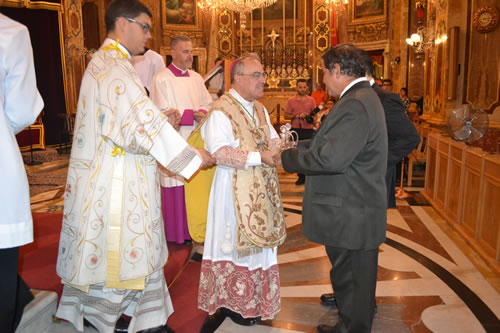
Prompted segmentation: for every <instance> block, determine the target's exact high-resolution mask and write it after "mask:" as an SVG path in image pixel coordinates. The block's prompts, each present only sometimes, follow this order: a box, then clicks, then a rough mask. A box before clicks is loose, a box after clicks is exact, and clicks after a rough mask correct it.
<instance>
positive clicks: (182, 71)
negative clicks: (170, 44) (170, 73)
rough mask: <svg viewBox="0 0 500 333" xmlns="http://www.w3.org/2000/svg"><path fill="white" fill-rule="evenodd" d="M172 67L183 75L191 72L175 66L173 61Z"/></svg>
mask: <svg viewBox="0 0 500 333" xmlns="http://www.w3.org/2000/svg"><path fill="white" fill-rule="evenodd" d="M172 66H174V67H175V68H177V69H178V70H179V71H180V72H181V73H182V75H184V74H186V72H187V71H188V70H189V68H188V69H180V68H179V67H177V66H175V64H174V62H173V61H172Z"/></svg>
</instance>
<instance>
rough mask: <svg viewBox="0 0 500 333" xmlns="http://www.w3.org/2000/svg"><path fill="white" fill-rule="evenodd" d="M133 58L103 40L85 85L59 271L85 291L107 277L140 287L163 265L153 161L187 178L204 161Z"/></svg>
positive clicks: (107, 282)
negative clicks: (150, 91)
mask: <svg viewBox="0 0 500 333" xmlns="http://www.w3.org/2000/svg"><path fill="white" fill-rule="evenodd" d="M129 59H130V55H129V54H128V52H127V50H126V49H125V48H124V47H123V46H122V45H120V44H119V43H118V42H114V41H113V40H111V39H106V41H105V42H104V44H103V46H102V47H101V48H100V49H99V50H98V51H97V52H96V53H95V54H94V56H93V58H92V60H91V62H90V63H89V65H88V66H87V70H86V71H85V74H84V76H83V80H82V85H81V89H80V97H79V100H78V110H77V114H76V122H75V129H74V140H73V147H72V150H71V158H70V163H69V169H68V178H67V184H66V192H65V199H64V215H63V223H62V230H61V239H60V244H59V254H58V260H57V273H58V275H59V276H60V277H61V278H62V279H63V280H64V281H65V283H68V284H71V285H73V286H76V287H82V288H83V289H84V290H85V288H87V289H88V286H89V285H95V284H102V283H104V286H105V287H109V288H122V289H136V290H141V289H143V288H144V279H145V277H146V276H148V275H150V274H152V273H153V272H155V271H158V270H160V269H162V267H163V266H164V265H165V263H166V261H167V257H168V252H167V246H166V241H165V232H164V227H163V219H162V213H161V197H160V185H159V177H158V167H157V163H156V162H157V161H158V162H159V163H160V164H161V165H163V166H165V167H166V168H167V169H168V170H170V171H171V172H173V173H178V174H180V175H182V176H183V177H186V178H189V177H190V176H191V175H192V174H193V173H194V172H195V171H196V170H197V169H198V168H199V166H200V164H201V160H200V158H199V157H198V155H197V153H196V151H195V150H194V149H192V148H191V147H189V146H188V145H187V143H186V142H185V141H184V139H183V138H182V137H181V136H180V135H179V134H178V133H177V132H176V131H175V130H174V129H173V128H172V127H171V126H170V124H169V123H168V121H167V118H166V117H165V116H164V115H163V114H162V113H161V112H160V111H159V110H158V109H157V108H156V107H155V106H154V105H153V103H152V102H151V101H150V100H149V99H148V98H147V96H146V94H145V92H144V88H143V87H142V83H141V81H140V79H139V78H138V76H137V74H136V72H135V70H134V67H133V66H132V65H131V63H130V61H129ZM127 282H130V283H131V284H130V285H127V284H124V285H122V284H121V283H127ZM84 286H87V287H84Z"/></svg>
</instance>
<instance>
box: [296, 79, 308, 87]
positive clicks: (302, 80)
mask: <svg viewBox="0 0 500 333" xmlns="http://www.w3.org/2000/svg"><path fill="white" fill-rule="evenodd" d="M301 82H304V83H305V84H306V85H307V80H306V79H298V80H297V83H296V85H297V86H298V85H299V83H301Z"/></svg>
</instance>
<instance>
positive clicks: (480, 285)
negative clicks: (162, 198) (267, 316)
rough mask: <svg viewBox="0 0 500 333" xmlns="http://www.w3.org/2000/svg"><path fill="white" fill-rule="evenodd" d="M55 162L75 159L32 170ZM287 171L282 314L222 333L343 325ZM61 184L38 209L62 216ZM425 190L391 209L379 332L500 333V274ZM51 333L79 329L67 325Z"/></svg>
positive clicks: (320, 251)
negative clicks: (325, 302) (328, 299)
mask: <svg viewBox="0 0 500 333" xmlns="http://www.w3.org/2000/svg"><path fill="white" fill-rule="evenodd" d="M49 164H51V165H52V167H53V168H54V170H64V168H65V167H66V166H67V160H59V161H53V162H50V163H47V164H45V163H44V165H41V166H33V167H28V168H30V170H29V172H32V173H34V174H39V173H44V172H47V173H50V169H51V168H52V167H51V166H50V165H49ZM37 168H38V169H37ZM279 174H280V186H281V192H282V196H283V202H284V207H285V214H286V223H287V230H288V237H287V240H286V242H285V243H284V244H283V245H282V246H281V247H280V249H279V251H278V262H279V267H280V279H281V301H282V304H281V312H280V313H279V314H278V315H277V316H276V317H275V318H274V320H272V321H264V322H261V323H260V324H259V325H256V326H253V327H242V326H238V325H236V324H234V323H233V322H232V321H231V320H230V319H226V320H225V321H224V322H223V323H222V324H221V325H220V326H219V328H218V329H217V332H224V333H229V332H242V333H245V332H273V333H275V332H280V333H281V332H283V333H284V332H287V333H291V332H316V326H317V325H319V324H332V325H333V324H334V323H335V322H336V320H337V310H336V309H335V308H328V307H325V306H322V305H321V304H320V302H319V296H320V295H321V294H323V293H328V292H331V291H332V288H331V285H330V281H329V270H330V268H331V266H330V263H329V261H328V257H327V256H326V253H325V250H324V247H322V246H320V245H319V244H315V243H311V242H309V241H308V240H307V239H306V238H305V237H304V235H303V233H302V230H301V212H302V196H303V191H304V186H303V185H302V186H297V185H295V180H296V176H295V175H289V174H286V173H285V172H283V171H280V173H279ZM49 185H50V184H49ZM53 185H54V186H52V187H51V186H48V187H47V188H46V191H44V192H42V193H38V194H35V195H33V196H32V209H33V211H36V212H62V204H63V194H64V185H61V184H53ZM420 190H421V188H407V191H409V192H410V193H412V194H413V196H412V198H410V199H406V200H398V202H397V208H395V209H390V210H389V211H388V223H387V241H386V242H385V243H384V244H383V245H382V246H381V247H380V251H379V269H378V282H377V293H376V296H377V304H378V313H377V314H376V316H375V320H374V325H373V330H372V332H415V333H421V332H422V333H423V332H442V333H448V332H449V333H455V332H464V333H465V332H467V333H468V332H500V322H499V318H500V293H499V291H500V275H498V274H497V273H495V272H494V271H493V270H491V269H490V268H489V267H488V266H487V264H486V263H485V262H484V261H483V260H482V259H481V258H480V257H479V256H478V255H477V254H476V253H475V252H474V251H473V250H472V249H471V248H470V247H469V246H468V245H467V244H466V242H465V241H464V240H463V239H462V238H461V237H460V236H459V235H458V234H457V233H456V232H454V231H453V229H452V228H450V227H449V226H448V225H447V223H446V222H445V221H444V220H443V219H441V218H440V217H439V215H438V214H437V213H436V211H435V210H434V209H433V208H432V207H431V206H430V205H429V204H428V203H427V202H426V201H425V199H424V198H423V197H422V196H421V195H420V194H419V191H420ZM193 288H197V286H193ZM184 331H185V332H196V331H197V329H195V328H193V329H188V330H183V332H184ZM49 332H76V331H75V330H74V329H72V327H71V326H68V325H67V323H59V324H53V326H52V328H51V330H50V331H49Z"/></svg>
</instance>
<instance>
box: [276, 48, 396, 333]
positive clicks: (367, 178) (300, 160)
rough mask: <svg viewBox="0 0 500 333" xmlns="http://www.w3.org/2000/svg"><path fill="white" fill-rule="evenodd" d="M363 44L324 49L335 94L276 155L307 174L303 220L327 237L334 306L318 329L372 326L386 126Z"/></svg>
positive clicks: (316, 235)
mask: <svg viewBox="0 0 500 333" xmlns="http://www.w3.org/2000/svg"><path fill="white" fill-rule="evenodd" d="M359 52H360V50H359V49H358V48H356V47H355V46H353V45H350V44H338V45H336V46H334V47H333V48H331V49H329V50H328V51H327V52H326V53H325V55H324V56H323V69H322V70H323V74H324V77H323V82H324V83H325V84H326V86H327V87H328V89H329V91H330V92H331V93H333V94H334V96H336V97H339V101H338V102H337V103H336V104H335V106H334V108H333V110H332V111H331V112H330V113H329V114H328V116H327V117H326V119H325V120H324V122H323V124H322V125H321V126H320V127H319V129H318V131H317V132H316V134H315V135H314V137H313V138H312V139H311V140H309V141H302V142H299V145H298V147H297V148H295V149H289V150H286V151H284V152H283V153H282V154H281V155H279V154H277V155H275V160H276V163H278V164H279V163H282V165H283V167H284V169H285V170H286V171H287V172H291V173H294V172H300V173H304V174H305V175H307V176H308V177H306V184H305V192H304V201H303V212H302V226H303V231H304V234H305V236H306V237H307V238H308V239H309V240H311V241H313V242H316V243H320V244H324V245H325V248H326V252H327V254H328V257H329V259H330V262H331V263H332V270H331V271H330V279H331V281H332V285H334V286H335V293H336V298H337V304H338V308H339V318H338V323H337V325H336V326H335V327H332V326H328V325H319V326H318V328H317V330H318V332H320V333H323V332H356V333H363V332H370V330H371V327H372V322H373V316H374V309H375V287H376V282H377V263H378V247H379V246H380V244H381V243H382V242H384V241H385V227H386V218H387V211H386V206H387V203H386V199H387V194H386V186H385V173H386V167H387V131H386V126H385V119H384V110H383V108H382V104H381V103H380V99H379V98H378V96H377V94H376V93H375V92H374V91H373V89H372V88H371V87H370V84H369V82H368V80H367V79H366V77H365V69H364V67H363V66H362V64H361V62H360V60H359Z"/></svg>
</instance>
